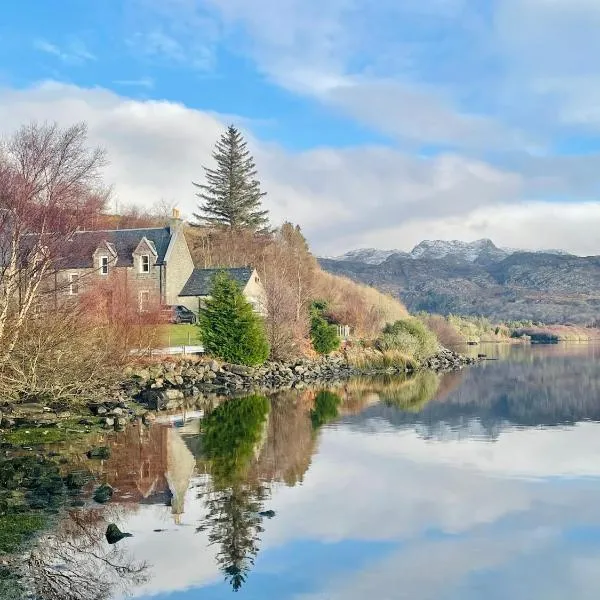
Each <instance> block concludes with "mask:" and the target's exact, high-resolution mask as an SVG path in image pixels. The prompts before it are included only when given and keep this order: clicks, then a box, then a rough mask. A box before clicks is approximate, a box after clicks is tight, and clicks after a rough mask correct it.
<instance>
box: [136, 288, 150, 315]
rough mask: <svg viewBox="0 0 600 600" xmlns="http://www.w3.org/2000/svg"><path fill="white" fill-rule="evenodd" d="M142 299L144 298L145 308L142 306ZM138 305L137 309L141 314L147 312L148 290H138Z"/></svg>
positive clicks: (148, 303)
mask: <svg viewBox="0 0 600 600" xmlns="http://www.w3.org/2000/svg"><path fill="white" fill-rule="evenodd" d="M144 298H146V301H145V304H146V305H145V306H144ZM138 303H139V309H140V312H141V313H144V312H148V309H149V307H150V291H149V290H140V292H139V295H138Z"/></svg>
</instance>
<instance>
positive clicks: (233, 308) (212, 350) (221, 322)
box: [199, 272, 269, 366]
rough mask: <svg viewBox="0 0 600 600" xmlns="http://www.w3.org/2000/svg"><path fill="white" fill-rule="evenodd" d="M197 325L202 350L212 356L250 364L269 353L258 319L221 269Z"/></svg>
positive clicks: (265, 358)
mask: <svg viewBox="0 0 600 600" xmlns="http://www.w3.org/2000/svg"><path fill="white" fill-rule="evenodd" d="M199 326H200V329H201V331H202V333H201V335H202V342H203V345H204V349H205V350H206V352H208V353H209V354H212V355H213V356H216V357H218V358H221V359H223V360H225V361H227V362H230V363H235V364H242V365H250V366H253V365H258V364H261V363H263V362H265V360H267V358H268V356H269V343H268V342H267V337H266V334H265V330H264V326H263V322H262V319H261V318H260V317H259V316H258V315H257V314H256V313H255V312H254V311H253V310H252V305H251V304H250V303H249V302H248V301H247V300H246V298H245V297H244V294H242V290H241V289H240V287H239V286H238V284H237V283H236V282H235V281H234V280H233V279H232V278H231V277H229V275H227V273H225V272H221V273H218V274H217V275H216V276H215V278H214V281H213V285H212V290H211V297H210V298H209V299H208V300H207V301H206V306H205V307H204V308H203V309H202V310H201V311H200V320H199Z"/></svg>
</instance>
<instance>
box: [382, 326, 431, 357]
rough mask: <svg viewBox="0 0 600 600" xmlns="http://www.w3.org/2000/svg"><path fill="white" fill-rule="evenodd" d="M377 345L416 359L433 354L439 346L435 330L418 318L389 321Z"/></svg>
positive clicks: (383, 350)
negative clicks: (431, 329)
mask: <svg viewBox="0 0 600 600" xmlns="http://www.w3.org/2000/svg"><path fill="white" fill-rule="evenodd" d="M376 346H377V348H378V349H379V350H381V351H382V352H386V351H391V350H398V351H400V352H402V353H403V354H406V355H408V356H412V357H414V358H415V359H416V360H424V359H426V358H428V357H430V356H432V355H433V354H435V353H436V352H437V350H438V348H439V344H438V340H437V338H436V337H435V335H434V334H433V332H432V331H430V330H429V329H428V328H427V327H426V326H425V325H424V324H423V323H422V322H421V321H419V320H417V319H401V320H399V321H396V322H395V323H389V324H388V325H386V326H385V328H384V329H383V333H382V335H381V336H380V337H379V338H378V339H377V341H376Z"/></svg>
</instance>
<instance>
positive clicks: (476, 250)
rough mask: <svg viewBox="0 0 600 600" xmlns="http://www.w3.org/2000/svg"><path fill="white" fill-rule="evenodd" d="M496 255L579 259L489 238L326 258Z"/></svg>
mask: <svg viewBox="0 0 600 600" xmlns="http://www.w3.org/2000/svg"><path fill="white" fill-rule="evenodd" d="M486 252H487V253H494V254H496V255H497V256H498V257H507V256H510V255H511V254H516V253H534V254H557V255H563V256H575V255H574V254H572V253H570V252H567V251H566V250H560V249H557V248H551V249H542V250H527V249H523V248H507V247H501V246H496V245H495V244H494V242H493V241H492V240H490V239H489V238H481V239H478V240H474V241H472V242H463V241H461V240H423V241H421V242H419V243H418V244H417V245H416V246H414V248H413V249H412V250H410V251H409V252H405V251H403V250H398V249H394V250H381V249H378V248H357V249H355V250H350V251H348V252H346V253H344V254H341V255H339V256H327V257H323V258H324V259H327V260H343V261H358V262H364V263H367V264H381V263H382V262H385V261H386V260H387V259H388V258H389V257H390V256H394V255H400V256H406V257H409V258H413V259H416V258H445V257H447V256H457V257H461V258H464V259H465V260H469V261H470V262H473V261H475V260H477V258H478V257H479V255H480V254H482V253H486Z"/></svg>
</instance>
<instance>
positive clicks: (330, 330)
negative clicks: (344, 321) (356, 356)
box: [310, 301, 341, 354]
mask: <svg viewBox="0 0 600 600" xmlns="http://www.w3.org/2000/svg"><path fill="white" fill-rule="evenodd" d="M326 308H327V305H326V303H325V302H321V301H317V302H313V304H312V307H311V318H310V339H311V342H312V345H313V348H314V349H315V350H316V351H317V352H318V353H319V354H329V353H330V352H333V351H334V350H337V349H338V348H339V347H340V343H341V340H340V337H339V335H338V333H337V328H336V326H335V325H330V324H329V323H328V322H327V321H326V320H325V318H324V317H323V313H324V311H325V310H326Z"/></svg>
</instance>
